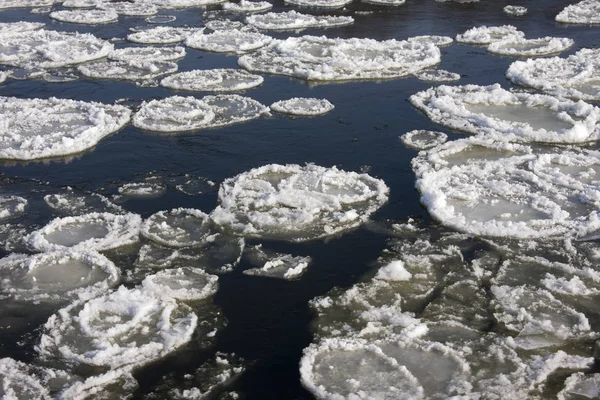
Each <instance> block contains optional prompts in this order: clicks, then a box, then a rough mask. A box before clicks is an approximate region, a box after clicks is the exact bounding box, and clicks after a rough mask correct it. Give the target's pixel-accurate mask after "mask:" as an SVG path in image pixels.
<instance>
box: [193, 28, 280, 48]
mask: <svg viewBox="0 0 600 400" xmlns="http://www.w3.org/2000/svg"><path fill="white" fill-rule="evenodd" d="M271 40H272V38H271V37H270V36H267V35H263V34H262V33H256V32H242V31H237V30H234V31H216V32H214V33H210V34H208V35H205V34H202V33H196V34H193V35H191V36H188V38H187V39H186V40H185V45H186V46H188V47H191V48H193V49H199V50H205V51H214V52H217V53H244V52H247V51H253V50H257V49H260V48H261V47H264V46H266V45H267V44H269V43H270V42H271Z"/></svg>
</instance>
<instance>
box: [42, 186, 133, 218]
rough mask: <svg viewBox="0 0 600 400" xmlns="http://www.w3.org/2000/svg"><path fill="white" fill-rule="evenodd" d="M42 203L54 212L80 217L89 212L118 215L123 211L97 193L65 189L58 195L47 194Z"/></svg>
mask: <svg viewBox="0 0 600 400" xmlns="http://www.w3.org/2000/svg"><path fill="white" fill-rule="evenodd" d="M44 202H45V203H46V204H47V205H48V206H49V207H50V208H52V210H54V211H55V212H58V213H60V214H64V215H69V216H73V215H82V214H89V213H91V212H112V213H115V214H119V213H122V212H123V209H122V208H121V207H119V206H117V205H116V204H114V203H112V202H111V201H110V200H108V199H107V198H106V197H104V196H102V195H100V194H98V193H88V192H83V191H80V190H74V189H73V188H71V187H67V188H66V189H65V190H64V191H61V192H59V193H52V194H47V195H45V196H44Z"/></svg>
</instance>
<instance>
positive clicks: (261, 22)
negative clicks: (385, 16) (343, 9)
mask: <svg viewBox="0 0 600 400" xmlns="http://www.w3.org/2000/svg"><path fill="white" fill-rule="evenodd" d="M246 22H247V23H248V24H250V25H252V26H255V27H256V28H258V29H264V30H285V29H304V28H331V27H334V26H344V25H350V24H353V23H354V18H352V17H346V16H339V17H338V16H329V15H310V14H302V13H299V12H297V11H294V10H291V11H286V12H278V13H275V12H272V13H266V14H259V15H250V16H248V17H246Z"/></svg>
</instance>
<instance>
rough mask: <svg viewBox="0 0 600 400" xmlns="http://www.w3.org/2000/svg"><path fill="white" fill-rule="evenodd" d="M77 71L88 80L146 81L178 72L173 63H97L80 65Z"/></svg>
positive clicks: (143, 61) (132, 61) (135, 61)
mask: <svg viewBox="0 0 600 400" xmlns="http://www.w3.org/2000/svg"><path fill="white" fill-rule="evenodd" d="M77 70H78V71H79V72H80V73H81V74H83V75H85V76H86V77H88V78H94V79H122V80H132V81H135V80H146V79H152V78H156V77H159V76H162V75H167V74H172V73H173V72H176V71H177V64H176V63H174V62H171V61H146V60H131V61H96V62H93V63H89V64H84V65H80V66H79V67H77Z"/></svg>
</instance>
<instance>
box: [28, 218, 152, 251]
mask: <svg viewBox="0 0 600 400" xmlns="http://www.w3.org/2000/svg"><path fill="white" fill-rule="evenodd" d="M141 222H142V221H141V218H140V216H139V215H137V214H125V215H117V214H111V213H89V214H85V215H80V216H77V217H64V218H56V219H54V220H52V221H51V222H50V223H49V224H48V225H46V226H45V227H43V228H41V229H39V230H37V231H35V232H33V233H32V234H31V235H30V236H29V238H28V240H29V243H30V244H31V246H32V247H33V248H34V249H36V250H39V251H53V250H62V249H65V248H78V249H82V248H83V249H94V250H100V251H101V250H109V249H113V248H116V247H120V246H125V245H128V244H132V243H135V242H137V241H138V235H139V231H140V224H141Z"/></svg>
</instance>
